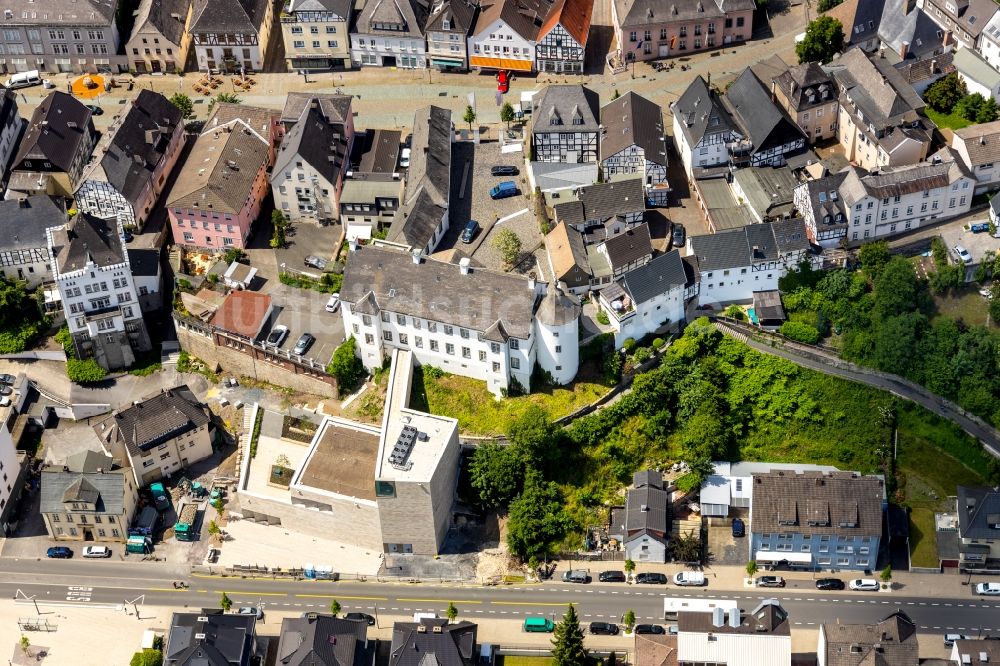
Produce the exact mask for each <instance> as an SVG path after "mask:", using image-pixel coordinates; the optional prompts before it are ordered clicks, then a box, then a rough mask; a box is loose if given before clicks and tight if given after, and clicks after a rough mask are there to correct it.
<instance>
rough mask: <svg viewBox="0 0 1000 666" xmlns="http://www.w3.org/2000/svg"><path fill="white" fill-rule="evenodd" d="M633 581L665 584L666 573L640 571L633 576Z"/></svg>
mask: <svg viewBox="0 0 1000 666" xmlns="http://www.w3.org/2000/svg"><path fill="white" fill-rule="evenodd" d="M635 582H637V583H645V584H646V585H666V584H667V574H662V573H641V574H639V575H637V576H636V577H635Z"/></svg>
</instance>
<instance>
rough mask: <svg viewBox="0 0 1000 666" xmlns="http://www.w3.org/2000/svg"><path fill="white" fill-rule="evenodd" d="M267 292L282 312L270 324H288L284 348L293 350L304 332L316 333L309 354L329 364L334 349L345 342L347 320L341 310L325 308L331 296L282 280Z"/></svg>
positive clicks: (282, 346)
mask: <svg viewBox="0 0 1000 666" xmlns="http://www.w3.org/2000/svg"><path fill="white" fill-rule="evenodd" d="M267 293H268V294H270V296H271V298H272V299H273V301H274V305H275V308H276V310H277V312H278V314H277V316H276V317H275V318H274V319H273V321H272V322H271V323H270V325H271V328H273V327H274V326H277V325H279V324H280V325H283V326H287V327H288V337H287V338H285V341H284V342H283V343H282V344H281V347H280V348H281V349H284V350H285V351H289V352H290V351H291V350H292V348H294V347H295V342H296V341H297V340H298V339H299V336H300V335H302V334H303V333H311V334H312V335H314V336H316V342H314V343H313V345H312V347H310V348H309V350H308V351H307V352H306V354H305V356H307V357H310V358H312V359H313V360H314V361H316V362H317V363H321V364H323V365H324V366H325V365H326V364H327V363H329V362H330V358H331V357H333V351H334V350H335V349H336V348H337V346H338V345H340V343H341V342H343V341H344V319H343V317H342V316H341V314H340V311H339V310H338V311H337V312H335V313H330V312H327V311H326V310H325V309H324V308H325V306H326V303H327V301H329V300H330V295H329V294H321V293H320V292H318V291H313V290H311V289H299V288H297V287H290V286H288V285H284V284H281V283H280V282H276V283H273V284H272V285H269V288H268V289H267Z"/></svg>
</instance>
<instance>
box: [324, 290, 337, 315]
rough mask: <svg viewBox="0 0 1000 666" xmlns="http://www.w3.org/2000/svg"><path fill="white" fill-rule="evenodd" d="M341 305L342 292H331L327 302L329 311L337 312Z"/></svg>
mask: <svg viewBox="0 0 1000 666" xmlns="http://www.w3.org/2000/svg"><path fill="white" fill-rule="evenodd" d="M339 307H340V294H330V300H328V301H327V302H326V308H325V309H326V311H327V312H336V311H337V308H339Z"/></svg>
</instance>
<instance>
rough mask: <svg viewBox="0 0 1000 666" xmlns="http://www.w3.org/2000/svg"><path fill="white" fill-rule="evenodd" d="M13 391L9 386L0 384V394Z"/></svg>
mask: <svg viewBox="0 0 1000 666" xmlns="http://www.w3.org/2000/svg"><path fill="white" fill-rule="evenodd" d="M13 392H14V389H13V388H11V387H10V386H0V395H10V394H11V393H13Z"/></svg>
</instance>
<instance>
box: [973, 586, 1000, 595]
mask: <svg viewBox="0 0 1000 666" xmlns="http://www.w3.org/2000/svg"><path fill="white" fill-rule="evenodd" d="M976 594H983V595H986V596H988V597H996V596H1000V583H977V584H976Z"/></svg>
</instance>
